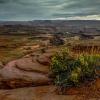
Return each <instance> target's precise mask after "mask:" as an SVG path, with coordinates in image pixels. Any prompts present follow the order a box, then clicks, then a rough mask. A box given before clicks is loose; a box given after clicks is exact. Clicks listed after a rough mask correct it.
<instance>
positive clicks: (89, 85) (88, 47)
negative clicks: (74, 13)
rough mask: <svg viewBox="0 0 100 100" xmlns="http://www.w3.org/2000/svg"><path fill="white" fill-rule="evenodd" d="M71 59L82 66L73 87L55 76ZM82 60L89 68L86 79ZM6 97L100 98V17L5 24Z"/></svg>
mask: <svg viewBox="0 0 100 100" xmlns="http://www.w3.org/2000/svg"><path fill="white" fill-rule="evenodd" d="M62 50H64V53H66V52H67V53H68V57H69V55H70V56H71V57H70V58H68V59H67V58H66V57H67V55H65V56H64V55H62V54H63V53H62ZM56 53H58V55H56V56H55V54H56ZM60 55H61V56H60ZM63 56H64V57H65V58H63V59H61V61H60V60H59V59H60V58H59V57H63ZM87 56H88V57H90V58H89V59H88V60H87V62H85V60H86V59H87V58H85V57H87ZM53 57H58V58H59V59H58V58H57V59H56V58H55V60H57V61H58V63H56V62H55V60H52V59H53ZM82 57H84V58H82ZM66 59H67V60H69V59H71V60H72V62H71V63H69V62H68V66H75V68H76V69H75V70H74V71H75V73H72V75H75V76H73V77H71V79H72V80H71V83H70V82H69V81H68V82H69V83H70V84H71V86H70V84H68V86H62V85H66V84H67V83H68V82H65V83H62V80H63V79H61V80H60V79H59V82H58V80H57V78H56V80H55V77H56V76H57V75H59V73H58V71H59V72H60V75H61V73H62V72H63V73H64V72H65V71H66V70H65V69H62V68H63V67H66V66H67V65H66V63H65V61H66ZM91 59H92V60H91ZM63 60H65V61H63ZM77 60H79V63H80V62H81V61H82V64H83V66H82V67H83V70H85V72H87V73H86V75H87V77H85V78H84V75H83V76H82V78H84V79H83V80H84V81H83V80H80V79H79V80H78V78H79V77H78V78H77V75H78V74H77V73H78V72H77V71H76V70H77V68H80V67H77V66H81V65H77V64H76V63H78V62H77ZM90 60H91V61H90ZM94 60H96V61H95V62H94ZM89 61H90V62H89ZM59 62H60V63H59ZM63 62H64V63H65V65H64V66H63V64H64V63H63ZM66 62H67V61H66ZM74 62H75V63H74ZM79 63H78V64H79ZM56 64H58V65H56ZM71 64H73V65H71ZM75 64H76V65H75ZM89 64H90V66H89ZM55 65H56V67H57V69H56V67H55ZM85 65H87V66H85ZM59 66H60V67H61V69H60V67H59ZM84 66H85V67H84ZM92 66H93V67H92ZM85 68H86V69H85ZM89 68H90V69H89ZM87 70H88V71H87ZM78 71H79V70H78ZM92 71H93V72H94V73H95V74H93V73H91V72H92ZM72 72H73V70H72ZM90 73H91V74H90ZM80 74H81V73H80ZM83 74H84V73H83ZM60 75H59V77H60ZM89 75H90V76H89ZM92 75H93V76H92ZM65 76H66V77H67V76H68V75H67V74H66V75H64V77H65ZM91 76H92V77H91ZM65 79H66V78H65ZM60 81H61V83H60ZM74 83H75V84H74ZM59 84H60V85H59ZM59 87H60V89H61V90H60V91H59ZM62 88H64V93H63V90H62ZM0 100H100V21H58V20H57V21H50V20H45V21H40V20H38V21H32V22H0Z"/></svg>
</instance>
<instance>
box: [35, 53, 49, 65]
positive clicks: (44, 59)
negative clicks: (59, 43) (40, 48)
mask: <svg viewBox="0 0 100 100" xmlns="http://www.w3.org/2000/svg"><path fill="white" fill-rule="evenodd" d="M50 58H51V54H47V53H45V54H43V55H40V56H39V57H38V58H37V61H38V62H39V63H40V64H42V65H46V66H49V65H50V62H51V59H50Z"/></svg>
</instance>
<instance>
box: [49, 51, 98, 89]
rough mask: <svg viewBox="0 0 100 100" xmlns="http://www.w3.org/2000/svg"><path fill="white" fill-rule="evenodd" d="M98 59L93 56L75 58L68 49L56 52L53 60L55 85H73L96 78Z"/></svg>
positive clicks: (52, 68) (62, 86)
mask: <svg viewBox="0 0 100 100" xmlns="http://www.w3.org/2000/svg"><path fill="white" fill-rule="evenodd" d="M96 61H97V58H96V57H93V56H83V55H82V56H79V57H78V58H73V57H72V56H71V55H70V54H69V53H68V52H66V51H61V52H58V53H56V54H55V55H54V56H53V57H52V61H51V71H52V73H53V75H54V76H55V77H54V83H55V85H57V86H58V87H60V88H65V87H72V86H78V85H79V84H81V83H82V82H84V81H85V80H90V79H94V78H95V65H96Z"/></svg>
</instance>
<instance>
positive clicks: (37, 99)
mask: <svg viewBox="0 0 100 100" xmlns="http://www.w3.org/2000/svg"><path fill="white" fill-rule="evenodd" d="M54 90H55V87H54V86H42V87H30V88H21V89H14V90H0V100H75V95H73V96H72V95H71V96H70V95H69V96H68V95H66V96H64V95H56V94H55V93H54Z"/></svg>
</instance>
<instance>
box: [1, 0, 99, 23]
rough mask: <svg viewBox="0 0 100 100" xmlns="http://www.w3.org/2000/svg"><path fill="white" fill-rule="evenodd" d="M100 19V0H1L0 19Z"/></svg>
mask: <svg viewBox="0 0 100 100" xmlns="http://www.w3.org/2000/svg"><path fill="white" fill-rule="evenodd" d="M31 20H100V0H0V21H31Z"/></svg>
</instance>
